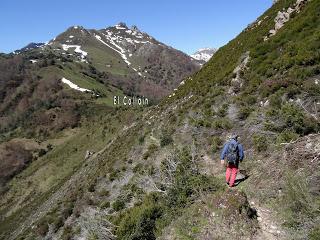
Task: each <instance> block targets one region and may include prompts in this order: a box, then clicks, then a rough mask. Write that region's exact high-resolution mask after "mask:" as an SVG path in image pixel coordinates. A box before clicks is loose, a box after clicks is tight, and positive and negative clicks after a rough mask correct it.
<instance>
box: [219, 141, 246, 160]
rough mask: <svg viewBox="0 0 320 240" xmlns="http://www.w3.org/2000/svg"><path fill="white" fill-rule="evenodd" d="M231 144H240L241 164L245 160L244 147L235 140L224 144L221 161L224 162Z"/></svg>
mask: <svg viewBox="0 0 320 240" xmlns="http://www.w3.org/2000/svg"><path fill="white" fill-rule="evenodd" d="M231 142H233V143H237V144H238V149H239V160H240V162H241V161H242V160H243V158H244V152H243V147H242V145H241V144H240V143H239V142H238V141H236V140H234V139H231V140H230V141H229V142H227V143H225V144H224V146H223V149H222V152H221V155H220V159H221V160H223V159H224V158H225V156H226V153H227V149H228V147H229V144H230V143H231Z"/></svg>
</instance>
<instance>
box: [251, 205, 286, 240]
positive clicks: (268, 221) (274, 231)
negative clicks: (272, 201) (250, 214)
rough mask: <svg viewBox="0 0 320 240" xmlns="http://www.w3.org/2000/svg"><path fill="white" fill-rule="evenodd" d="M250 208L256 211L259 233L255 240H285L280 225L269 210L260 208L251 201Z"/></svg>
mask: <svg viewBox="0 0 320 240" xmlns="http://www.w3.org/2000/svg"><path fill="white" fill-rule="evenodd" d="M250 205H251V207H252V208H254V209H256V210H257V216H258V217H257V220H258V223H259V227H260V229H259V231H258V232H257V234H256V235H255V236H254V238H253V239H255V240H279V239H285V236H286V234H285V232H284V231H283V230H282V229H281V225H280V224H279V222H278V221H277V220H276V218H275V216H274V213H273V211H272V210H271V209H268V208H266V207H262V206H260V205H259V203H257V202H255V201H253V200H252V201H251V202H250Z"/></svg>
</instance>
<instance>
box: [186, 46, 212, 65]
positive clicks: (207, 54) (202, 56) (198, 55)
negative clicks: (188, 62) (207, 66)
mask: <svg viewBox="0 0 320 240" xmlns="http://www.w3.org/2000/svg"><path fill="white" fill-rule="evenodd" d="M216 51H217V49H216V48H210V47H205V48H200V49H199V50H198V51H196V52H195V53H193V54H191V55H190V56H191V57H192V58H194V59H196V60H199V61H202V62H208V61H209V59H210V58H211V57H212V56H213V54H214V53H215V52H216Z"/></svg>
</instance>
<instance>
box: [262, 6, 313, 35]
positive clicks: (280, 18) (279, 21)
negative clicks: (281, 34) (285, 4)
mask: <svg viewBox="0 0 320 240" xmlns="http://www.w3.org/2000/svg"><path fill="white" fill-rule="evenodd" d="M275 2H277V1H275ZM275 2H274V3H275ZM307 2H308V0H297V2H296V3H295V4H294V5H293V6H292V7H289V8H288V9H287V10H285V9H283V11H279V12H278V14H277V16H276V17H275V19H274V22H275V25H274V29H271V30H270V31H269V34H268V35H267V36H265V37H264V41H267V40H268V39H269V38H270V37H272V36H274V35H276V33H277V32H278V31H279V29H281V28H282V27H283V26H284V24H285V23H286V22H288V21H289V20H290V16H291V14H292V13H294V12H296V13H299V12H300V11H301V9H302V8H303V6H304V5H305V4H306V3H307Z"/></svg>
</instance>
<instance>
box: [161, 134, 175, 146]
mask: <svg viewBox="0 0 320 240" xmlns="http://www.w3.org/2000/svg"><path fill="white" fill-rule="evenodd" d="M172 142H173V139H172V136H171V135H170V134H169V133H167V132H164V133H162V135H161V138H160V146H161V147H164V146H167V145H169V144H171V143H172Z"/></svg>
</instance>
